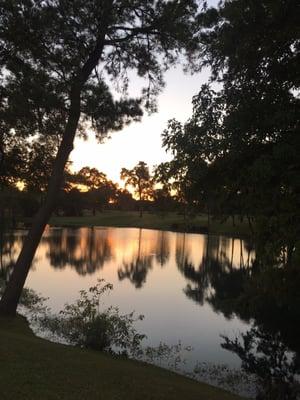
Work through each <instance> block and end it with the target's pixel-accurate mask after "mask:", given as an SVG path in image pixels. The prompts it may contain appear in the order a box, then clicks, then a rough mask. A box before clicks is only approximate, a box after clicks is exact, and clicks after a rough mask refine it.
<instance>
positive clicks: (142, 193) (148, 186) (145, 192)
mask: <svg viewBox="0 0 300 400" xmlns="http://www.w3.org/2000/svg"><path fill="white" fill-rule="evenodd" d="M120 176H121V179H123V180H124V181H125V185H126V186H131V187H132V188H133V189H134V192H135V194H136V195H137V196H138V199H139V204H140V217H142V216H143V202H144V201H145V200H147V199H148V198H149V197H151V195H152V189H153V182H152V179H151V177H150V172H149V167H148V166H147V164H146V163H145V162H144V161H140V162H139V163H138V164H137V165H136V166H135V167H134V168H132V169H127V168H122V170H121V175H120Z"/></svg>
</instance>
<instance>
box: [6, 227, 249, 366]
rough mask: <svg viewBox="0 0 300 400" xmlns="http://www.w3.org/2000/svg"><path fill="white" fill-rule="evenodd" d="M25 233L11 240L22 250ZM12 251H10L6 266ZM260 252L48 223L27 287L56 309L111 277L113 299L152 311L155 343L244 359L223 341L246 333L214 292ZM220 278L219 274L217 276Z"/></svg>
mask: <svg viewBox="0 0 300 400" xmlns="http://www.w3.org/2000/svg"><path fill="white" fill-rule="evenodd" d="M23 234H24V233H22V232H16V234H15V236H14V240H13V241H12V242H11V246H12V250H13V251H12V254H13V255H16V254H17V253H18V251H19V248H20V246H21V243H22V236H23ZM7 257H8V256H7V255H5V252H4V255H3V260H4V264H5V263H6V262H8V261H9V260H8V258H7ZM253 259H254V252H253V250H251V249H249V248H248V247H247V244H246V243H245V242H244V241H242V240H240V239H231V238H225V237H218V236H212V237H209V238H208V237H207V236H205V235H199V234H183V233H172V232H162V231H154V230H145V229H143V230H141V229H136V228H94V229H90V228H81V229H67V228H66V229H57V228H55V229H48V230H46V232H45V234H44V236H43V239H42V243H41V245H40V246H39V248H38V251H37V255H36V258H35V261H34V264H33V268H32V269H31V272H30V274H29V276H28V279H27V282H26V286H28V287H31V288H33V289H35V290H36V291H38V292H39V293H41V294H42V295H43V296H46V297H49V305H50V307H51V308H52V309H53V310H54V311H58V310H60V309H61V308H62V307H63V305H64V303H66V302H72V301H73V300H74V299H76V298H77V295H78V292H79V290H81V289H87V288H89V287H90V286H92V285H94V284H95V282H96V280H97V278H103V279H105V280H106V281H107V282H111V283H112V284H113V285H114V290H113V292H112V293H111V294H110V295H109V296H108V297H106V298H105V302H106V304H107V305H109V304H113V305H117V306H119V308H120V310H121V311H122V312H126V313H127V312H130V311H132V310H135V311H136V312H137V313H138V314H144V315H145V319H144V321H142V322H139V329H140V331H142V332H144V333H146V334H147V336H148V343H150V344H153V345H157V344H159V342H160V341H163V342H166V343H167V344H175V343H177V342H178V340H181V342H182V343H183V344H184V345H191V346H193V348H194V351H193V352H192V353H190V354H189V356H188V357H189V359H190V360H191V361H193V364H194V362H195V361H197V360H199V361H210V362H218V363H224V362H227V363H230V364H231V365H237V364H238V363H239V361H238V359H237V357H236V356H234V355H233V354H232V353H230V352H228V351H226V350H222V349H221V348H220V346H219V344H220V342H221V339H220V337H219V335H220V334H224V333H226V334H228V335H230V336H232V335H233V333H238V332H239V331H245V330H246V328H247V326H248V325H247V324H245V323H243V322H242V321H240V320H239V319H238V318H236V317H231V318H230V319H229V318H228V319H226V318H225V317H224V316H223V314H222V313H221V312H215V311H214V310H213V307H212V305H211V304H210V303H209V302H208V301H206V298H207V297H209V296H211V295H213V293H214V289H213V288H212V287H211V282H214V280H215V279H216V277H218V276H219V274H221V273H226V272H228V271H233V272H234V271H238V270H239V268H240V266H242V268H243V269H245V270H246V269H247V266H248V265H251V263H252V261H253ZM214 274H215V275H216V276H215V275H214Z"/></svg>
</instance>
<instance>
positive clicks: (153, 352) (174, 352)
mask: <svg viewBox="0 0 300 400" xmlns="http://www.w3.org/2000/svg"><path fill="white" fill-rule="evenodd" d="M192 350H193V348H192V347H191V346H183V345H182V344H181V342H180V341H179V342H178V343H177V344H175V345H170V346H169V345H167V344H166V343H162V342H160V344H159V345H158V346H147V347H145V348H138V349H137V351H136V352H135V353H133V354H132V357H133V358H135V359H137V360H141V361H144V362H147V363H149V364H155V365H159V366H161V367H165V368H168V369H170V370H173V371H177V372H181V373H185V371H183V370H182V368H181V367H182V365H184V364H185V363H186V360H185V358H184V353H186V352H190V351H192Z"/></svg>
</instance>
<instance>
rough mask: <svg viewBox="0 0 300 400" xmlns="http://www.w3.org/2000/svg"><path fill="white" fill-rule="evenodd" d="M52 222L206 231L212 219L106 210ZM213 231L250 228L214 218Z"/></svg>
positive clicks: (233, 231)
mask: <svg viewBox="0 0 300 400" xmlns="http://www.w3.org/2000/svg"><path fill="white" fill-rule="evenodd" d="M50 225H53V226H70V227H81V226H115V227H135V228H148V229H161V230H173V231H186V232H200V233H201V232H204V233H205V232H206V231H207V230H208V222H207V216H206V215H198V216H196V217H193V218H188V219H186V220H185V219H184V216H183V215H179V214H177V213H174V212H172V213H167V214H164V215H161V214H152V213H144V215H143V217H142V218H140V217H139V213H138V212H134V211H104V212H103V213H98V214H97V215H96V216H92V215H89V216H82V217H52V218H51V221H50ZM209 232H210V233H213V234H224V235H237V236H242V235H248V234H249V227H248V224H247V223H246V221H244V222H240V221H238V220H237V221H236V224H235V226H233V224H232V222H231V220H229V219H228V220H227V221H226V222H224V223H221V221H219V220H212V221H211V223H210V227H209Z"/></svg>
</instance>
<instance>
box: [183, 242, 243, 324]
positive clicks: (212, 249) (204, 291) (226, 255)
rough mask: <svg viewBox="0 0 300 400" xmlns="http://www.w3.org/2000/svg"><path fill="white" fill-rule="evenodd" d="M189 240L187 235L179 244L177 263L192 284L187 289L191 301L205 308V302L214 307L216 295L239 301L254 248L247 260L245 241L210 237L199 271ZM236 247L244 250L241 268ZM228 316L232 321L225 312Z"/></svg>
mask: <svg viewBox="0 0 300 400" xmlns="http://www.w3.org/2000/svg"><path fill="white" fill-rule="evenodd" d="M185 240H186V239H185V235H184V236H183V237H181V238H180V240H178V241H177V243H176V262H177V267H178V269H179V271H180V272H181V273H182V274H183V275H184V277H185V278H186V279H187V280H188V281H189V283H188V284H187V286H186V288H185V289H184V292H185V294H186V295H187V297H189V298H190V299H192V300H194V301H195V302H197V303H199V304H201V305H202V304H203V302H204V301H209V302H210V303H211V304H212V305H214V300H215V294H216V292H217V293H218V296H220V297H221V298H226V299H228V296H232V297H233V298H235V297H236V296H237V295H238V294H239V293H240V292H241V290H242V282H243V279H244V275H245V274H246V275H247V274H248V273H249V267H250V260H251V258H250V252H251V248H250V247H249V248H248V249H247V257H246V260H244V245H243V243H242V241H241V240H239V241H238V240H236V239H228V238H224V237H218V236H206V237H205V244H204V249H203V253H202V258H201V260H200V262H199V264H198V267H196V266H195V265H194V263H193V262H191V260H190V256H189V251H188V250H187V246H186V241H185ZM238 242H239V243H238ZM230 245H231V251H230ZM236 245H239V246H240V258H239V261H238V264H237V260H234V252H235V251H236ZM224 314H225V315H226V316H227V317H230V314H231V312H226V311H225V310H224Z"/></svg>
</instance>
